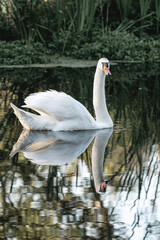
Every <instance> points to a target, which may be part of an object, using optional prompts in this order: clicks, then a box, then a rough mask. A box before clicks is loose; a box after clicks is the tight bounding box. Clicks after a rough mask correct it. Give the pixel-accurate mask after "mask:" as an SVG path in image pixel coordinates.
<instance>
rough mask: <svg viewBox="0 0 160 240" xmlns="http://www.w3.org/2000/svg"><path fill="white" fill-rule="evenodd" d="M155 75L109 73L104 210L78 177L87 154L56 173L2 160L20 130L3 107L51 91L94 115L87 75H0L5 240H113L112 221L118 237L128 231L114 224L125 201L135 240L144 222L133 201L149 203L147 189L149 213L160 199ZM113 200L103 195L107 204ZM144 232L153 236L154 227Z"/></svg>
mask: <svg viewBox="0 0 160 240" xmlns="http://www.w3.org/2000/svg"><path fill="white" fill-rule="evenodd" d="M158 68H159V66H154V67H153V65H152V66H148V65H147V66H142V65H140V66H136V65H133V64H132V65H129V66H128V65H124V64H119V65H118V66H113V67H112V75H111V77H110V78H108V80H107V81H106V95H107V102H108V106H109V111H110V112H111V115H112V117H113V119H114V123H115V128H114V134H113V136H112V137H111V140H110V142H109V145H108V148H107V150H106V157H105V159H106V160H105V163H104V175H105V176H107V178H109V179H110V186H109V189H110V187H111V188H112V189H114V192H115V193H116V192H118V194H119V195H118V197H117V201H116V203H115V201H114V206H113V207H112V206H110V210H108V209H107V207H108V205H107V207H105V206H106V205H105V206H104V205H103V202H102V199H101V198H100V196H97V195H96V193H95V190H94V188H93V180H92V179H90V176H89V177H86V176H85V177H84V176H82V175H81V172H83V169H82V165H83V163H84V165H85V166H87V167H88V166H89V169H90V165H91V157H90V156H91V154H90V151H91V149H90V148H89V149H88V150H87V151H86V152H85V153H84V154H82V156H81V157H80V159H83V161H82V160H80V159H79V161H77V162H76V161H73V163H71V164H68V165H65V166H62V167H61V166H60V167H45V166H43V167H40V166H36V165H34V164H32V163H30V162H29V161H27V160H26V159H24V157H23V156H22V155H21V154H20V153H19V154H18V155H15V157H14V159H13V160H11V159H10V160H9V159H8V154H9V152H10V150H11V148H12V145H13V142H15V141H16V140H17V138H18V136H19V133H20V131H21V126H20V124H19V122H18V121H17V120H16V118H15V116H14V115H13V112H12V111H11V110H10V108H9V102H10V101H13V102H14V103H15V104H16V105H18V106H21V105H22V104H23V99H24V98H25V97H26V96H27V95H28V94H29V93H31V92H35V91H39V90H40V91H41V90H45V89H49V88H54V89H57V90H60V91H65V92H67V93H68V94H70V95H72V96H74V97H75V98H76V99H78V100H79V101H81V102H82V103H83V104H84V105H86V106H87V108H88V109H89V110H90V111H91V112H93V107H92V79H93V72H94V71H93V69H84V71H83V70H82V69H81V70H79V69H69V68H68V69H62V68H56V69H23V70H22V69H21V70H19V69H15V70H13V69H10V70H7V71H6V70H1V75H0V79H1V92H2V94H1V98H0V104H1V115H0V126H1V130H0V141H1V144H0V149H1V150H0V151H1V154H0V161H1V178H0V182H1V186H2V187H1V195H0V201H1V203H2V206H1V208H2V215H3V217H2V218H1V220H2V222H3V224H4V227H3V234H4V235H5V234H9V231H11V232H10V236H12V237H13V236H14V237H17V236H19V237H20V238H21V239H22V238H23V237H27V238H29V239H36V238H39V239H41V238H40V236H44V237H46V236H48V237H51V238H52V237H53V236H54V237H57V238H58V237H60V236H61V237H62V236H64V237H70V236H74V237H75V236H78V237H81V238H84V237H86V236H90V237H92V234H93V233H94V236H97V238H98V237H99V238H100V237H101V238H106V237H107V236H110V237H113V236H116V231H115V226H114V224H115V222H116V224H117V225H118V227H119V229H121V231H123V229H122V228H121V226H122V225H123V226H124V228H125V229H126V225H125V223H122V222H121V223H120V220H119V219H120V218H119V219H118V216H119V215H118V214H119V211H118V210H119V204H121V203H122V201H123V202H124V205H125V204H126V205H127V204H128V201H131V199H132V202H131V204H130V202H129V206H130V211H133V210H135V209H136V210H135V211H133V219H134V221H133V222H132V223H133V225H131V224H130V229H131V231H129V232H128V233H130V236H131V235H132V234H134V231H135V229H136V227H137V224H138V223H141V221H142V220H141V219H142V217H141V216H142V215H143V213H142V210H143V208H141V211H139V208H138V207H139V206H138V202H139V201H140V200H141V199H142V200H144V201H146V200H147V199H148V200H150V194H151V190H152V198H151V199H152V204H153V208H154V206H156V201H157V198H158V194H159V186H158V183H159V175H160V169H159V159H158V148H159V142H160V122H159V111H160V97H159V92H160V91H159V90H160V86H159V72H158ZM124 70H125V71H124ZM86 79H87V80H86ZM151 79H152V81H151ZM77 89H78V90H77ZM86 163H87V164H86ZM81 169H82V170H81ZM77 189H78V190H77ZM76 190H77V192H76ZM78 191H79V192H78ZM108 191H109V190H108ZM78 194H80V195H78ZM112 194H113V192H112V193H111V194H109V195H107V196H106V199H107V201H109V200H108V199H109V197H110V196H111V197H112V196H113V195H112ZM113 198H114V196H113ZM114 199H115V198H114ZM112 200H113V199H112V198H111V199H110V202H112ZM6 209H8V212H7V211H6ZM15 225H16V226H17V227H16V229H15V228H13V226H15ZM78 226H81V228H79V227H78ZM127 226H128V225H127ZM64 228H65V229H64ZM148 228H150V229H151V230H152V231H156V230H154V229H156V221H152V224H150V225H148ZM12 229H15V230H12ZM62 229H63V230H62ZM82 229H83V231H82ZM104 229H105V230H104ZM146 229H147V228H146ZM118 233H119V232H118ZM87 234H88V235H87ZM145 234H147V233H145ZM148 234H149V233H148ZM7 236H8V235H7ZM128 238H129V237H128ZM126 239H127V237H126Z"/></svg>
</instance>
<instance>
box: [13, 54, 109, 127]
mask: <svg viewBox="0 0 160 240" xmlns="http://www.w3.org/2000/svg"><path fill="white" fill-rule="evenodd" d="M109 74H110V71H109V61H108V59H106V58H101V59H100V60H99V61H98V63H97V68H96V72H95V77H94V86H93V105H94V109H95V114H96V121H95V119H94V118H93V117H92V116H91V114H90V113H89V112H88V110H87V109H86V107H85V106H83V105H82V104H81V103H80V102H78V101H77V100H75V99H74V98H72V97H71V96H69V95H67V94H65V93H64V92H57V91H55V90H50V91H46V92H38V93H33V94H30V95H29V96H28V97H27V98H26V99H25V101H24V102H25V104H26V105H24V106H22V107H26V108H29V109H32V110H34V111H36V112H37V113H39V115H37V114H33V113H30V112H26V111H24V110H22V109H20V108H18V107H16V106H15V105H14V104H13V103H11V107H12V108H13V110H14V113H15V115H16V116H17V117H18V119H19V121H20V122H21V124H22V126H23V128H24V129H29V130H52V131H74V130H91V129H102V128H112V127H113V122H112V119H111V117H110V115H109V113H108V110H107V106H106V99H105V76H106V75H109Z"/></svg>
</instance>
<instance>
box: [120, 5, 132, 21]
mask: <svg viewBox="0 0 160 240" xmlns="http://www.w3.org/2000/svg"><path fill="white" fill-rule="evenodd" d="M131 3H132V0H117V6H118V9H119V12H120V17H121V20H122V21H123V20H124V19H128V16H129V13H130V8H131Z"/></svg>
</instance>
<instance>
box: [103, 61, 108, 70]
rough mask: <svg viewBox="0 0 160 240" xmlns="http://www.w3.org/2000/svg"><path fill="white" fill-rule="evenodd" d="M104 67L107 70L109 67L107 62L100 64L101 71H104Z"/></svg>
mask: <svg viewBox="0 0 160 240" xmlns="http://www.w3.org/2000/svg"><path fill="white" fill-rule="evenodd" d="M104 66H105V67H107V68H109V67H110V64H109V63H108V62H103V63H102V69H104Z"/></svg>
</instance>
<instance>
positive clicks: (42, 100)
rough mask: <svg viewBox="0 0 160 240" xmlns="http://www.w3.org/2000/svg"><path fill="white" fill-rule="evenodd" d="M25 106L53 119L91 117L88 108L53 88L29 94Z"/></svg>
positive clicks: (63, 119)
mask: <svg viewBox="0 0 160 240" xmlns="http://www.w3.org/2000/svg"><path fill="white" fill-rule="evenodd" d="M24 102H25V104H26V105H25V106H23V107H27V108H31V109H33V110H35V111H36V112H38V113H39V114H41V115H45V116H48V117H50V118H53V120H54V121H65V120H70V119H79V120H81V119H84V118H88V119H90V120H91V119H93V118H92V116H91V114H90V113H89V112H88V110H87V109H86V108H85V107H84V106H83V105H82V104H81V103H80V102H78V101H77V100H75V99H74V98H72V97H71V96H69V95H67V94H66V93H64V92H57V91H55V90H50V91H45V92H39V93H33V94H30V95H29V96H28V97H27V98H26V99H25V101H24Z"/></svg>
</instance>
